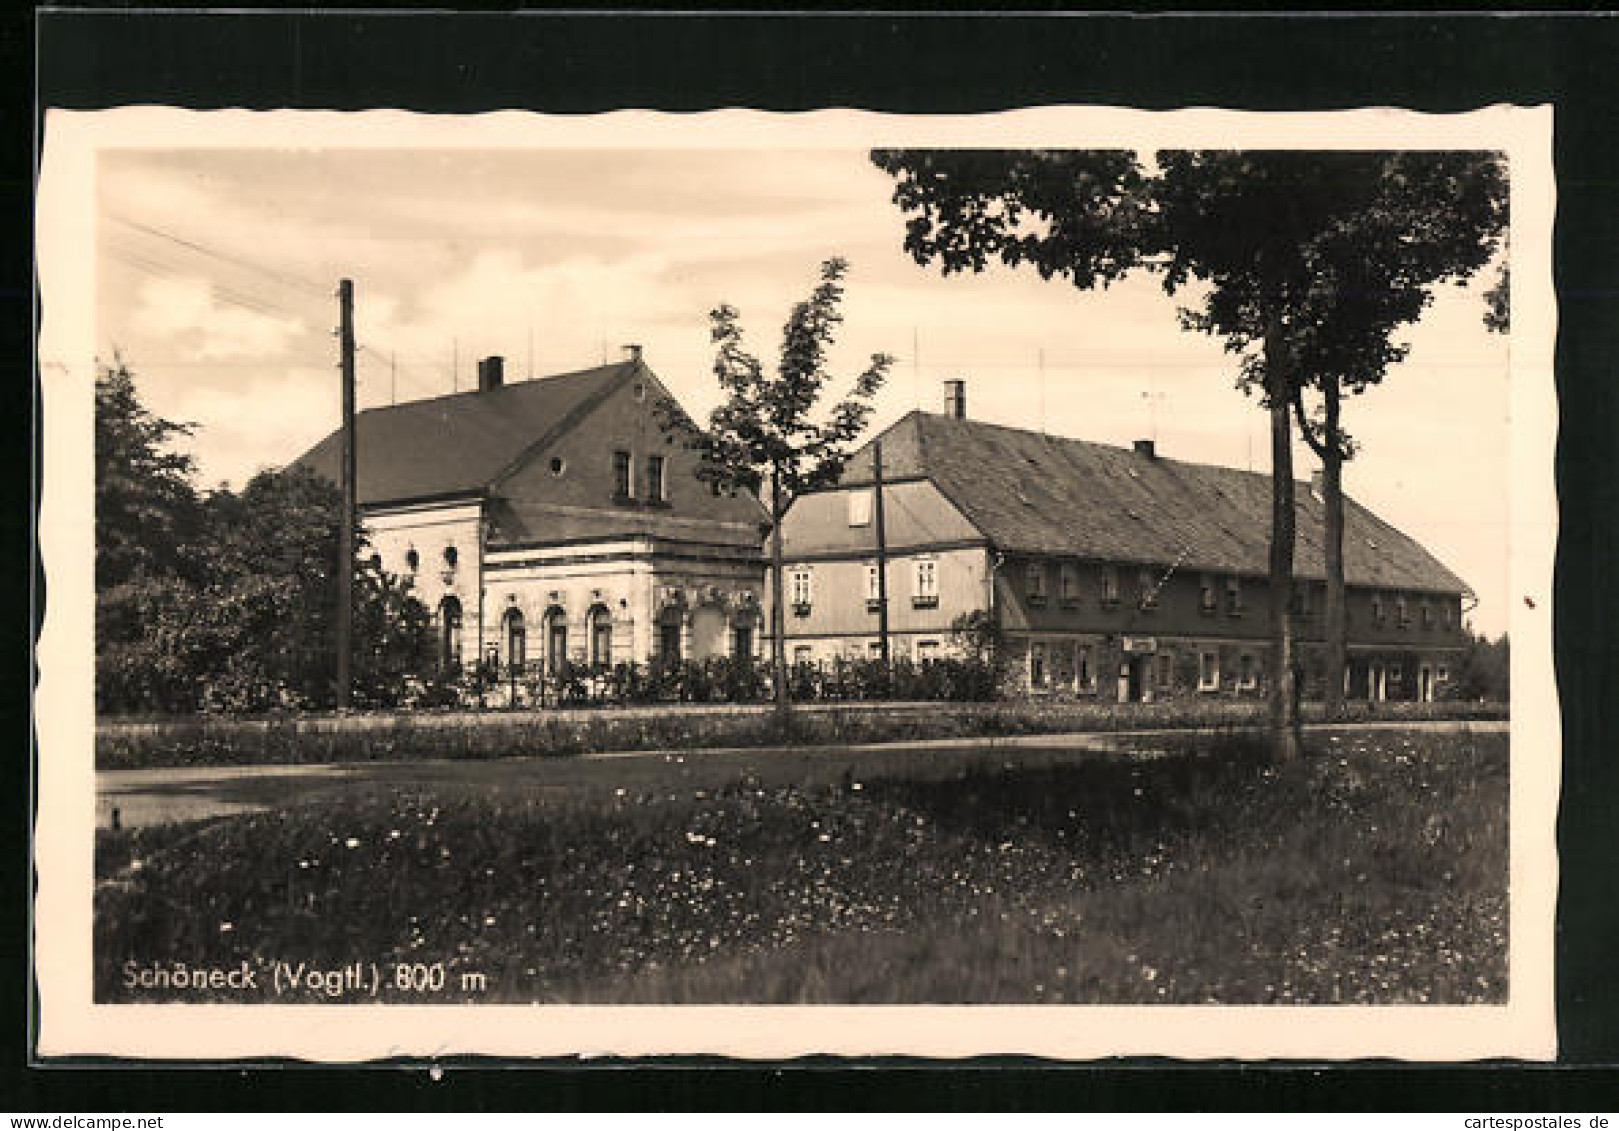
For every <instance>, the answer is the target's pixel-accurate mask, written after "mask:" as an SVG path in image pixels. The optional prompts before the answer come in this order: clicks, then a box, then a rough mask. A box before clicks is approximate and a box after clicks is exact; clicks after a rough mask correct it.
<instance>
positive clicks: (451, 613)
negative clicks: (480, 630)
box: [438, 597, 461, 672]
mask: <svg viewBox="0 0 1619 1131" xmlns="http://www.w3.org/2000/svg"><path fill="white" fill-rule="evenodd" d="M438 621H439V663H440V664H441V665H442V666H443V667H444V669H445V670H446V671H451V672H454V671H459V670H460V669H461V602H460V601H459V600H457V599H456V598H454V597H446V598H444V600H443V601H441V602H439V607H438Z"/></svg>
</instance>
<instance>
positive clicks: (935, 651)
mask: <svg viewBox="0 0 1619 1131" xmlns="http://www.w3.org/2000/svg"><path fill="white" fill-rule="evenodd" d="M938 658H939V642H938V641H937V640H919V641H917V643H916V659H917V662H918V663H922V664H927V663H931V662H932V661H934V660H937V659H938Z"/></svg>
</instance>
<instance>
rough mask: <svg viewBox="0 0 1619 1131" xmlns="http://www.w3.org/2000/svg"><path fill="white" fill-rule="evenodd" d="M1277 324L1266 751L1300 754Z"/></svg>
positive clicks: (1289, 458) (1273, 328) (1285, 408)
mask: <svg viewBox="0 0 1619 1131" xmlns="http://www.w3.org/2000/svg"><path fill="white" fill-rule="evenodd" d="M1282 354H1283V350H1282V340H1281V327H1280V325H1279V324H1278V322H1277V320H1276V319H1275V317H1274V316H1273V317H1272V318H1271V320H1270V325H1269V326H1268V327H1267V328H1266V332H1265V372H1266V378H1265V381H1266V387H1267V394H1268V400H1269V402H1270V404H1269V407H1270V437H1271V445H1270V455H1271V532H1270V634H1271V679H1270V687H1269V692H1270V741H1271V756H1272V758H1273V759H1275V760H1276V761H1277V762H1290V761H1293V760H1294V759H1296V758H1298V756H1299V749H1300V737H1301V736H1300V734H1299V721H1298V679H1297V673H1296V672H1295V671H1294V641H1293V615H1292V596H1293V533H1294V514H1293V505H1294V504H1293V427H1292V415H1291V397H1290V396H1289V395H1288V385H1287V381H1286V377H1285V374H1284V373H1283V371H1282V366H1283V364H1284V361H1283V356H1282Z"/></svg>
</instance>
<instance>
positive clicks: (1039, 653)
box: [1029, 643, 1050, 687]
mask: <svg viewBox="0 0 1619 1131" xmlns="http://www.w3.org/2000/svg"><path fill="white" fill-rule="evenodd" d="M1049 674H1050V673H1048V672H1047V671H1046V646H1045V645H1044V644H1038V643H1036V644H1030V645H1029V683H1030V685H1031V686H1034V687H1044V686H1045V685H1046V680H1047V678H1048V677H1049Z"/></svg>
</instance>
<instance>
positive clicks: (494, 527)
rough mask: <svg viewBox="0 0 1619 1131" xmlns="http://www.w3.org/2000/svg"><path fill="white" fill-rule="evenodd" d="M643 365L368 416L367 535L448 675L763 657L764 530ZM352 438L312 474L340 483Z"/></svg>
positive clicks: (360, 445) (364, 441) (322, 458)
mask: <svg viewBox="0 0 1619 1131" xmlns="http://www.w3.org/2000/svg"><path fill="white" fill-rule="evenodd" d="M668 403H673V398H672V397H671V396H670V394H669V392H668V390H667V389H666V388H665V387H664V385H663V383H662V382H661V381H659V380H658V378H657V376H656V375H655V374H654V373H653V372H652V370H651V369H650V368H649V367H648V366H647V365H646V363H645V362H644V361H643V360H642V359H641V358H640V356H639V351H638V350H636V351H633V353H632V356H631V357H630V358H629V359H627V360H626V361H624V362H621V363H618V364H613V365H604V366H600V367H597V368H593V369H587V370H582V371H579V372H574V373H566V374H559V375H556V376H551V377H543V378H536V379H530V380H526V381H520V382H513V383H511V384H507V383H506V382H505V381H504V374H503V365H502V362H501V359H499V358H488V359H485V360H484V361H482V362H480V363H479V387H478V389H477V390H476V391H472V392H466V393H458V394H453V395H450V396H444V397H437V398H434V399H431V400H424V401H414V402H409V403H405V404H399V405H393V406H389V407H386V408H373V409H368V410H366V411H364V412H361V413H359V414H358V415H357V416H356V418H355V434H356V453H355V454H356V472H357V499H358V503H359V508H360V518H361V524H362V525H363V527H364V528H365V531H366V534H367V537H368V539H369V542H370V546H371V549H372V550H373V552H374V554H375V555H376V557H377V558H378V559H379V561H380V564H381V565H382V566H383V568H384V569H386V570H388V571H389V572H391V573H394V574H397V575H398V576H400V577H401V578H403V579H405V580H406V581H408V582H409V584H410V585H411V587H412V590H413V592H414V595H415V596H416V597H417V599H418V600H420V601H421V602H422V603H423V604H424V605H425V606H426V608H427V609H428V610H429V612H430V614H431V615H432V618H433V623H434V628H435V632H436V635H437V640H438V650H439V658H440V661H441V663H442V664H443V665H444V666H445V667H447V668H451V669H455V668H459V667H461V666H463V665H469V664H471V663H473V662H474V661H475V660H482V661H484V662H485V663H486V664H489V665H491V666H492V667H493V669H494V670H495V671H496V672H498V673H500V674H501V675H502V676H516V675H531V674H535V673H536V672H537V671H544V670H546V669H554V668H556V667H558V666H560V665H561V664H563V663H564V662H567V663H570V664H582V665H595V664H609V665H611V664H618V663H624V662H631V661H633V662H638V663H648V662H651V661H654V660H658V659H674V658H680V659H698V660H700V659H704V658H708V657H712V656H731V655H744V656H757V655H758V654H759V649H760V648H761V646H762V635H763V634H762V620H763V612H762V610H763V604H762V601H763V592H764V580H765V570H764V560H763V556H762V554H761V550H760V546H761V540H762V525H761V524H762V523H763V522H764V521H765V519H766V515H765V512H764V509H763V508H762V507H761V506H760V504H759V502H758V500H757V499H756V498H754V497H753V496H752V495H749V494H748V493H746V492H745V491H744V492H737V493H733V492H731V491H729V490H725V489H720V488H717V487H715V486H713V485H711V484H710V483H709V482H706V481H703V480H700V479H699V478H698V477H697V475H696V471H697V458H698V457H697V456H696V455H694V454H693V453H691V452H690V451H688V450H686V449H685V448H684V447H682V446H681V445H680V444H679V443H678V442H677V441H675V440H674V439H672V438H671V436H670V435H669V434H668V431H667V429H666V428H664V427H662V426H660V420H659V411H660V410H659V405H660V404H668ZM340 459H341V434H340V433H333V434H332V435H331V436H328V437H327V438H326V439H324V440H322V441H321V442H320V443H319V444H317V445H316V446H315V447H314V448H313V449H311V450H310V451H309V452H308V453H306V454H305V455H304V456H303V457H302V458H301V459H300V460H299V461H298V462H299V463H300V464H303V465H305V466H307V467H309V468H311V469H313V470H315V471H317V472H319V473H320V474H323V475H325V476H327V477H328V478H331V479H333V480H334V481H336V480H337V479H338V476H339V474H340V470H339V461H340Z"/></svg>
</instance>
